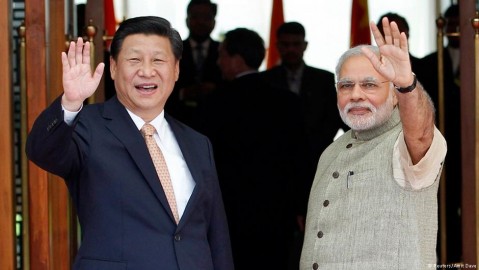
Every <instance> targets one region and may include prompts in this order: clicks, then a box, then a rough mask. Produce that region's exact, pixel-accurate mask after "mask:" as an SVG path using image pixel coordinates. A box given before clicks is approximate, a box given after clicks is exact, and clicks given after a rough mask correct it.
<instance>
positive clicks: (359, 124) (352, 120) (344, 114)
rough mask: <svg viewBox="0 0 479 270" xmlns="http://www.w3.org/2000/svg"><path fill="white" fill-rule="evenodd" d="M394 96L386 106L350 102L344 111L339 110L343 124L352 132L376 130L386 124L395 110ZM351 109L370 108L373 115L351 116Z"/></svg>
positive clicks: (389, 97) (390, 97)
mask: <svg viewBox="0 0 479 270" xmlns="http://www.w3.org/2000/svg"><path fill="white" fill-rule="evenodd" d="M393 97H394V95H393V93H391V94H390V95H389V96H388V99H387V100H386V102H384V104H382V105H380V106H379V107H377V108H376V107H374V106H373V105H372V104H371V103H369V102H367V101H364V102H350V103H348V104H346V106H345V107H344V109H343V110H339V114H340V116H341V119H343V122H344V123H345V124H346V125H348V126H349V127H350V128H351V129H352V130H357V131H363V130H369V129H372V128H375V127H377V126H380V125H382V124H383V123H385V122H386V121H387V120H388V119H389V118H390V117H391V114H392V112H393V109H394V98H393ZM351 108H368V109H369V110H370V111H371V113H369V114H367V115H350V114H348V111H349V110H350V109H351Z"/></svg>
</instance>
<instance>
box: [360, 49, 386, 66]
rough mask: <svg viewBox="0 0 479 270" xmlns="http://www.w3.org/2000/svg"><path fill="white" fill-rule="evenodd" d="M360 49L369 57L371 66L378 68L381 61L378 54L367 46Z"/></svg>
mask: <svg viewBox="0 0 479 270" xmlns="http://www.w3.org/2000/svg"><path fill="white" fill-rule="evenodd" d="M361 51H362V52H363V53H364V55H365V56H366V57H367V58H368V59H369V61H370V62H371V64H372V65H373V67H374V68H376V69H379V66H380V65H381V61H380V59H379V58H378V56H377V55H376V54H375V53H374V52H372V51H371V50H370V49H369V48H367V47H362V48H361Z"/></svg>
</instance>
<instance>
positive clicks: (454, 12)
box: [444, 4, 459, 18]
mask: <svg viewBox="0 0 479 270" xmlns="http://www.w3.org/2000/svg"><path fill="white" fill-rule="evenodd" d="M444 17H446V18H451V17H453V18H458V17H459V5H458V4H453V5H450V6H449V7H448V8H447V9H446V11H445V12H444Z"/></svg>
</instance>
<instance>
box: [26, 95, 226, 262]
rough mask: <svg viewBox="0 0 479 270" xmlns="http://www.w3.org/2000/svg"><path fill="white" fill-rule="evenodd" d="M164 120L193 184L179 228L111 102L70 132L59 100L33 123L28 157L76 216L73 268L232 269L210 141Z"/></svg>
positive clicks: (142, 151)
mask: <svg viewBox="0 0 479 270" xmlns="http://www.w3.org/2000/svg"><path fill="white" fill-rule="evenodd" d="M165 118H166V120H167V121H168V123H169V125H170V126H171V129H172V130H173V132H174V133H175V136H176V139H177V141H178V144H179V146H180V149H181V151H182V153H183V155H184V158H185V161H186V163H187V164H188V168H189V170H190V171H191V174H192V176H193V179H194V181H195V183H196V186H195V188H194V190H193V193H192V195H191V198H190V200H189V202H188V205H187V207H186V209H185V212H184V214H183V216H182V218H181V220H180V222H179V224H178V226H177V225H176V224H175V222H174V219H173V216H172V213H171V210H170V208H169V206H168V202H167V200H166V196H165V194H164V192H163V190H162V187H161V184H160V182H159V179H158V176H157V174H156V172H155V168H154V165H153V162H152V160H151V158H150V155H149V153H148V149H147V147H146V144H145V141H144V139H143V137H142V135H141V133H140V131H139V130H138V129H137V127H136V126H135V124H134V122H133V120H132V119H131V117H130V116H129V115H128V113H127V111H126V109H125V108H124V106H123V105H122V104H121V103H120V102H119V101H118V99H117V97H116V96H114V97H112V98H111V99H110V100H108V101H107V102H106V103H104V104H94V105H88V106H85V107H84V108H83V109H82V111H81V112H80V114H79V115H78V116H77V118H76V120H75V123H74V125H73V126H69V125H67V124H66V123H65V122H64V121H63V113H62V109H61V104H60V98H59V99H57V100H56V101H55V102H54V103H53V104H52V105H51V106H50V107H49V108H47V109H46V110H45V111H44V112H43V113H42V114H41V115H40V116H39V117H38V119H37V120H36V121H35V124H34V126H33V128H32V130H31V133H30V134H29V136H28V141H27V147H26V150H27V154H28V157H29V158H30V159H31V160H32V161H33V162H34V163H36V164H37V165H38V166H40V167H41V168H43V169H45V170H47V171H50V172H52V173H54V174H57V175H59V176H61V177H63V178H64V179H65V182H66V184H67V186H68V189H69V192H70V194H71V197H72V199H73V203H74V205H75V207H76V210H77V212H78V218H79V221H80V225H81V229H82V243H81V246H80V249H79V251H78V255H77V258H76V260H75V263H74V266H73V269H75V270H116V269H122V270H124V269H128V270H154V269H155V270H157V269H162V270H178V269H183V270H187V269H188V270H189V269H208V270H213V269H215V270H216V269H228V270H229V269H233V266H232V255H231V251H230V241H229V236H228V226H227V221H226V216H225V212H224V208H223V202H222V198H221V192H220V189H219V184H218V179H217V175H216V169H215V163H214V160H213V153H212V149H211V145H210V143H209V140H208V139H207V138H206V137H205V136H203V135H200V134H198V133H197V132H195V131H193V130H192V129H190V128H188V127H186V126H185V125H183V124H181V123H179V122H178V121H176V120H174V119H173V118H171V117H169V116H168V115H165ZM172 173H174V172H172Z"/></svg>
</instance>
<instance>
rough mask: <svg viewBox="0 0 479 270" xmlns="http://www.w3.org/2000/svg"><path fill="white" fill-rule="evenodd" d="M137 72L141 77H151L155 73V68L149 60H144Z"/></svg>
mask: <svg viewBox="0 0 479 270" xmlns="http://www.w3.org/2000/svg"><path fill="white" fill-rule="evenodd" d="M138 74H139V75H140V76H143V77H152V76H154V75H155V69H154V68H153V65H152V64H151V63H150V62H149V61H144V62H143V63H142V65H141V67H140V70H139V71H138Z"/></svg>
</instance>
